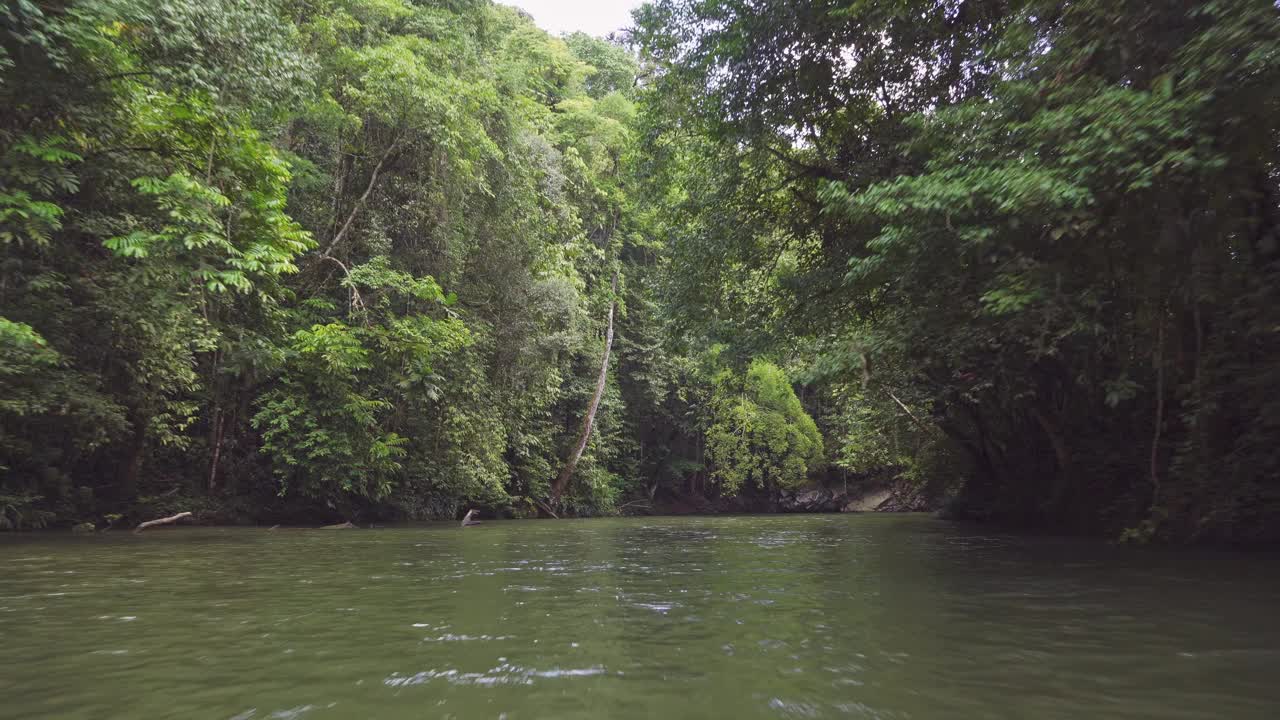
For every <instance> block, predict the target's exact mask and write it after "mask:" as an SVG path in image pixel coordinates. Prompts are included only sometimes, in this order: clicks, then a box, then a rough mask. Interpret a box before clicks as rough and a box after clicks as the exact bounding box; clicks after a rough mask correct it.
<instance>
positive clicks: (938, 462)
mask: <svg viewBox="0 0 1280 720" xmlns="http://www.w3.org/2000/svg"><path fill="white" fill-rule="evenodd" d="M0 108H2V112H0V528H2V529H6V530H28V529H39V528H70V527H73V526H74V527H77V528H79V529H82V530H98V531H100V530H103V529H107V528H113V527H125V526H128V527H133V526H135V525H137V524H138V523H139V522H142V521H146V520H150V519H152V518H157V517H164V516H172V515H174V514H177V513H181V512H190V513H192V517H193V518H194V519H195V521H196V522H198V523H200V524H208V525H228V524H241V525H250V524H260V525H273V524H285V525H324V524H335V523H343V522H348V521H349V522H352V523H354V524H357V525H362V526H363V525H369V524H374V523H392V522H400V521H409V520H426V519H444V518H454V519H456V518H459V517H461V516H462V515H463V514H464V513H466V512H467V511H468V510H471V509H475V510H477V511H478V513H479V514H480V516H481V517H488V518H532V517H539V516H541V517H552V516H554V517H559V518H563V517H566V516H573V517H584V516H599V515H620V514H661V513H693V512H697V513H724V512H735V513H740V512H774V511H779V510H806V509H813V508H811V507H809V506H807V505H806V504H805V502H802V501H801V500H800V499H801V498H811V499H812V498H816V497H820V498H821V502H820V503H819V504H821V505H823V508H825V509H831V510H838V509H872V508H870V507H861V506H857V503H856V502H853V501H854V499H855V496H860V497H861V496H863V495H865V494H866V493H870V492H873V491H874V492H881V493H883V495H882V496H881V497H879V498H878V499H880V500H881V502H878V503H875V506H876V507H881V506H884V507H883V508H882V509H884V508H887V507H889V506H894V507H895V508H897V509H912V510H922V509H928V510H937V511H939V512H941V513H943V514H945V515H946V516H948V517H954V518H961V519H967V520H974V521H979V522H986V523H991V524H994V525H998V526H1002V527H1012V528H1021V529H1029V530H1036V531H1042V532H1055V533H1070V534H1088V535H1095V536H1100V537H1105V538H1108V539H1113V540H1124V541H1128V542H1134V543H1148V542H1157V543H1177V544H1181V543H1192V542H1198V543H1226V544H1250V545H1253V544H1264V543H1273V542H1276V541H1280V11H1278V10H1277V6H1276V5H1275V4H1274V3H1273V2H1271V1H1270V0H1210V1H1208V2H1204V1H1199V0H1197V1H1192V0H1153V1H1149V2H1147V1H1144V2H1116V1H1115V0H1073V1H1071V2H1062V1H1061V0H894V1H893V2H887V1H885V2H872V1H869V0H814V1H812V2H800V1H797V0H760V1H755V0H654V1H653V2H650V3H648V4H645V5H643V6H641V7H640V8H639V9H638V10H636V11H635V13H634V15H633V22H632V26H631V27H630V28H628V29H627V30H625V31H623V32H620V33H617V34H614V35H612V36H610V37H608V38H599V37H592V36H589V35H586V34H584V33H569V34H562V35H559V36H552V35H550V34H548V33H547V32H545V31H543V30H541V29H539V28H538V27H537V26H536V25H535V23H534V22H533V20H532V19H531V18H530V17H529V16H528V15H526V14H525V13H523V12H521V11H519V10H517V9H515V8H512V7H508V6H505V5H500V4H494V3H493V2H490V0H260V1H255V2H245V1H243V0H56V1H55V0H7V1H6V2H5V3H4V5H3V7H2V9H0ZM860 494H861V495H860ZM885 498H887V499H885ZM855 506H857V507H855Z"/></svg>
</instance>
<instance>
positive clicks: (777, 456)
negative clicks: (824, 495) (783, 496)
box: [707, 360, 823, 495]
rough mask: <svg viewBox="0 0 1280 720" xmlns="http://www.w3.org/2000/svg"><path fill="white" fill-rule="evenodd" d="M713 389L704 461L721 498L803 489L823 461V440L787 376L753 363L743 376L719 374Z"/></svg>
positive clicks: (760, 362)
mask: <svg viewBox="0 0 1280 720" xmlns="http://www.w3.org/2000/svg"><path fill="white" fill-rule="evenodd" d="M715 383H716V387H715V394H714V395H713V397H712V401H711V402H712V418H713V419H712V423H711V427H710V428H709V429H708V430H707V457H708V459H709V460H710V461H711V463H712V466H713V468H714V469H713V470H712V476H713V477H714V478H715V479H716V481H717V482H718V483H719V486H720V492H721V493H722V494H726V495H733V494H736V493H737V492H739V491H740V490H741V489H742V488H743V487H744V486H746V485H751V486H753V487H755V488H758V489H760V490H777V489H793V488H796V487H800V486H801V485H803V484H804V483H805V481H806V480H807V479H808V477H809V473H810V472H812V471H814V470H816V469H817V468H818V466H819V464H820V461H821V459H822V454H823V453H822V436H821V435H820V434H819V433H818V426H817V424H816V423H814V421H813V418H811V417H809V414H808V413H806V412H805V411H804V408H803V407H801V405H800V399H799V398H797V397H796V394H795V391H794V390H793V389H792V388H791V383H790V381H788V380H787V377H786V374H785V373H783V371H782V370H781V369H780V368H779V367H778V366H776V365H773V364H772V363H769V362H766V361H764V360H754V361H752V363H751V365H750V366H749V367H748V368H747V371H746V373H745V375H742V376H738V375H736V374H735V373H733V372H732V371H730V370H722V371H721V372H720V373H719V374H718V375H717V376H716V378H715Z"/></svg>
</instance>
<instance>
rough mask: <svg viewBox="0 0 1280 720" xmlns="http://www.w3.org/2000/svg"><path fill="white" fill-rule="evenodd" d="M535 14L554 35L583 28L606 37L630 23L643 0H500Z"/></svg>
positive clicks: (584, 30)
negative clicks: (632, 14) (632, 15)
mask: <svg viewBox="0 0 1280 720" xmlns="http://www.w3.org/2000/svg"><path fill="white" fill-rule="evenodd" d="M497 1H498V2H499V3H502V4H503V5H515V6H516V7H518V8H520V9H521V10H524V11H525V12H527V13H529V14H530V15H532V16H533V19H534V20H535V21H536V22H537V23H538V27H540V28H542V29H543V30H546V31H547V32H549V33H551V34H552V35H559V34H560V33H563V32H573V31H574V30H581V31H583V32H585V33H589V34H591V35H598V36H601V37H603V36H605V35H608V34H609V33H611V32H614V31H615V30H621V29H622V28H624V27H627V26H628V25H630V24H631V11H632V10H633V9H635V8H638V7H640V5H642V4H643V0H497Z"/></svg>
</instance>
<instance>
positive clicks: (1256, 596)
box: [0, 516, 1280, 720]
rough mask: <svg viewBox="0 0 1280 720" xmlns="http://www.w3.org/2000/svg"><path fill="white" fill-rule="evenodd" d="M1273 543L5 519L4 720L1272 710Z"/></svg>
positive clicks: (748, 528) (717, 523)
mask: <svg viewBox="0 0 1280 720" xmlns="http://www.w3.org/2000/svg"><path fill="white" fill-rule="evenodd" d="M1276 570H1277V564H1276V562H1275V558H1274V557H1273V556H1272V557H1268V556H1257V555H1253V556H1244V555H1229V554H1199V553H1196V554H1188V553H1170V552H1140V551H1130V550H1122V549H1116V548H1110V547H1107V546H1105V545H1101V544H1095V543H1086V542H1077V541H1054V540H1045V539H1028V538H1012V537H1002V536H993V535H982V534H979V531H976V530H972V529H965V528H959V527H955V526H951V525H947V524H944V523H940V522H935V521H932V520H929V519H926V518H923V517H892V516H857V517H850V516H803V517H797V516H792V517H750V518H745V517H744V518H706V519H687V518H685V519H674V518H673V519H629V520H586V521H561V522H520V523H517V522H512V523H492V524H486V525H484V526H481V527H478V528H472V529H467V530H460V529H458V528H456V527H454V526H440V527H432V528H416V529H389V530H360V531H325V532H320V531H276V532H268V531H266V530H247V529H226V530H220V529H211V530H203V529H181V530H173V531H167V532H166V531H158V532H154V533H152V534H144V535H140V536H133V535H128V534H115V535H112V534H108V535H106V536H98V537H71V536H52V535H39V536H6V537H2V538H0V716H2V717H5V718H36V717H47V718H94V719H95V720H101V719H102V718H233V717H234V718H242V719H245V718H254V719H261V718H305V719H306V720H312V718H316V719H320V718H449V717H458V718H484V717H489V718H499V717H505V718H510V719H512V720H515V719H517V718H533V717H541V718H603V717H614V718H662V719H663V720H673V719H675V718H703V717H726V718H787V717H855V718H858V717H865V718H1064V719H1066V718H1070V719H1071V720H1077V719H1079V718H1235V719H1244V718H1276V717H1280V576H1278V575H1277V572H1276Z"/></svg>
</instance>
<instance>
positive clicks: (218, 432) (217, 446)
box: [209, 407, 226, 493]
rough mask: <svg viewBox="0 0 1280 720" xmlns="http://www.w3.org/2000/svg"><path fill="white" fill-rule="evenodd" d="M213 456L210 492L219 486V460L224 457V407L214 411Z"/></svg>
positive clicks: (210, 463)
mask: <svg viewBox="0 0 1280 720" xmlns="http://www.w3.org/2000/svg"><path fill="white" fill-rule="evenodd" d="M213 417H214V421H213V438H212V439H213V458H212V459H211V460H210V461H209V492H210V493H212V492H213V491H214V490H215V489H216V488H217V487H218V460H219V459H221V457H222V436H223V432H224V431H225V429H226V416H225V415H224V413H223V412H222V408H221V407H218V408H217V409H215V410H214V411H213Z"/></svg>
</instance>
